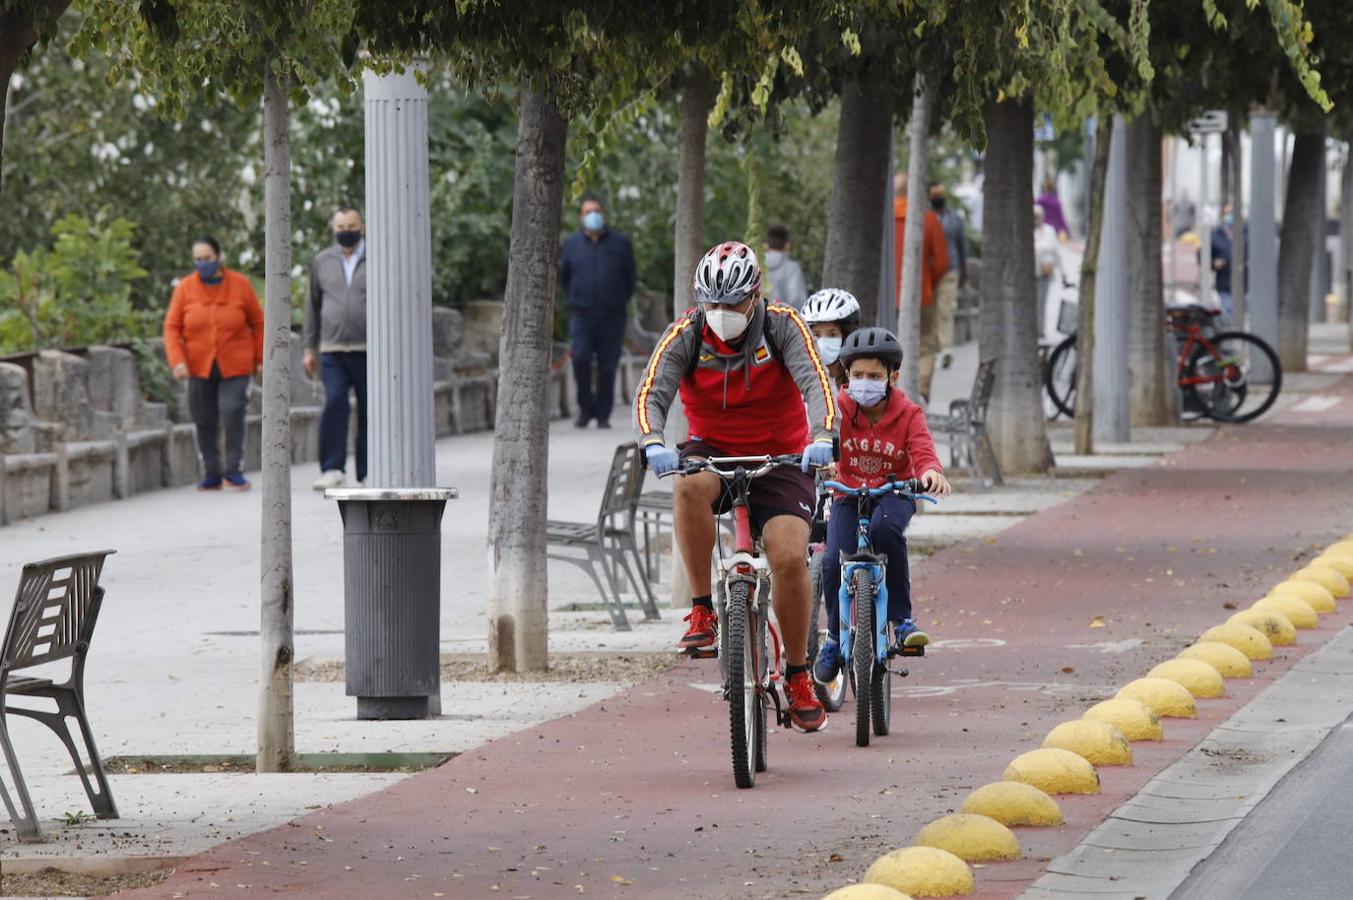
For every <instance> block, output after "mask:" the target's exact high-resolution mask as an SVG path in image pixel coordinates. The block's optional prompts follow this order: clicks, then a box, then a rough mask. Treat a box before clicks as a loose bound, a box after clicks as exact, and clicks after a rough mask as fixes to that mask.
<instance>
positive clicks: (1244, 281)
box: [1227, 124, 1250, 330]
mask: <svg viewBox="0 0 1353 900" xmlns="http://www.w3.org/2000/svg"><path fill="white" fill-rule="evenodd" d="M1227 138H1229V140H1230V143H1231V168H1232V169H1234V170H1235V171H1234V172H1233V173H1232V176H1231V187H1232V189H1233V190H1232V194H1231V215H1232V223H1231V309H1232V310H1233V311H1234V314H1235V322H1234V323H1233V324H1234V326H1235V327H1236V328H1239V329H1242V330H1243V329H1244V328H1245V292H1246V290H1247V289H1248V286H1249V285H1248V282H1249V280H1250V273H1249V266H1248V265H1247V263H1248V261H1249V256H1248V255H1247V254H1246V246H1245V242H1246V239H1247V236H1248V235H1247V232H1248V229H1247V228H1246V227H1245V191H1244V187H1243V185H1244V182H1243V181H1242V175H1243V173H1244V169H1245V157H1244V149H1243V147H1242V145H1241V142H1240V126H1239V125H1238V124H1233V125H1232V126H1231V130H1230V131H1229V132H1228V133H1227Z"/></svg>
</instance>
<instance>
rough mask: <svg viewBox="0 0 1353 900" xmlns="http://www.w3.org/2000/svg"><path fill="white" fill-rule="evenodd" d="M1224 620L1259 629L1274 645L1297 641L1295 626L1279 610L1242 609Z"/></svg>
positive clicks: (1286, 645)
mask: <svg viewBox="0 0 1353 900" xmlns="http://www.w3.org/2000/svg"><path fill="white" fill-rule="evenodd" d="M1226 621H1227V622H1229V623H1230V624H1232V625H1248V626H1250V627H1251V628H1257V629H1259V630H1260V631H1262V632H1263V633H1264V637H1266V638H1268V639H1269V641H1270V642H1272V644H1273V646H1275V647H1289V646H1291V645H1292V644H1295V643H1296V642H1297V629H1296V626H1294V625H1293V624H1292V622H1291V620H1290V619H1288V618H1287V616H1285V615H1283V614H1282V613H1280V612H1273V611H1272V610H1259V609H1242V610H1241V611H1240V612H1238V613H1236V614H1234V615H1233V616H1231V618H1229V619H1227V620H1226Z"/></svg>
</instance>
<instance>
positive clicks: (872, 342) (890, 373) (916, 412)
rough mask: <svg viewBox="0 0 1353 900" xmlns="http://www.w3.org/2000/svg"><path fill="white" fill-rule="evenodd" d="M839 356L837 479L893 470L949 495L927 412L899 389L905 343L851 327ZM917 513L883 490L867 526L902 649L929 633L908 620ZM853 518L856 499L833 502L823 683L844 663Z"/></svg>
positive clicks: (817, 666)
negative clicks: (845, 558)
mask: <svg viewBox="0 0 1353 900" xmlns="http://www.w3.org/2000/svg"><path fill="white" fill-rule="evenodd" d="M840 361H841V364H842V365H843V366H844V367H845V369H846V373H847V375H848V376H849V379H850V381H849V383H848V384H847V385H846V387H845V388H844V389H843V390H842V391H841V392H840V394H839V395H838V396H837V405H838V407H839V408H840V410H841V460H840V462H839V463H838V464H837V471H836V480H837V481H840V482H841V483H842V484H846V485H849V486H851V487H878V486H879V485H882V484H884V483H886V482H887V481H888V479H889V477H890V476H893V477H896V478H897V479H898V480H905V479H910V478H917V479H919V480H920V482H921V485H922V486H923V487H924V488H925V490H926V491H927V492H929V493H931V494H935V495H936V496H940V497H943V496H946V495H948V493H949V491H950V490H951V489H950V486H949V481H948V480H947V479H946V478H945V477H944V471H943V469H942V468H941V466H940V459H939V455H938V454H936V452H935V442H934V440H933V439H932V438H931V436H930V429H929V428H928V427H926V420H925V411H924V410H923V409H922V408H921V407H920V406H918V405H917V404H915V403H913V402H912V401H911V400H909V399H908V398H907V396H906V394H904V393H903V392H902V391H900V390H898V389H897V375H898V370H899V369H900V368H901V366H902V344H901V343H900V342H899V341H898V340H897V337H896V336H895V335H894V334H893V333H892V332H890V331H888V330H887V329H885V328H863V329H860V330H859V331H855V332H853V333H852V334H851V335H850V336H849V337H848V338H846V339H845V342H844V343H843V344H842V346H841V357H840ZM915 512H916V502H915V501H914V500H912V499H910V498H908V497H901V496H898V495H897V494H885V495H884V496H882V497H880V498H879V499H878V501H877V503H876V505H875V507H874V518H873V525H872V529H871V532H870V535H871V538H872V540H873V543H874V552H876V553H878V554H879V555H881V556H884V557H886V558H887V560H888V566H887V586H888V620H889V621H890V622H892V623H893V627H894V639H895V641H896V644H897V645H898V646H903V647H924V646H925V645H926V644H928V643H930V637H929V636H928V635H927V634H926V633H925V632H924V631H922V630H921V629H920V628H918V627H917V625H916V622H915V621H914V620H913V619H912V610H911V580H910V576H909V573H908V569H907V539H906V536H905V532H906V529H907V523H908V522H910V521H911V517H912V515H913V514H914V513H915ZM858 521H859V518H858V515H857V513H856V505H855V499H854V498H852V497H838V498H837V499H836V500H835V501H834V502H833V503H832V509H831V516H830V518H829V522H828V526H829V527H828V530H827V553H826V557H825V559H824V564H823V566H822V583H823V593H824V595H825V596H824V600H825V604H824V605H825V606H826V608H827V624H828V637H827V640H825V641H824V642H823V643H822V647H821V648H820V649H819V650H818V654H817V660H816V661H815V663H814V666H813V676H814V677H815V678H816V679H817V680H818V682H820V683H822V684H830V683H831V682H832V681H833V680H834V679H835V678H836V675H837V672H839V671H840V668H841V662H842V658H841V647H840V645H839V644H838V643H837V636H838V635H839V634H840V621H839V620H840V604H839V603H838V601H837V597H838V596H839V591H840V588H841V565H840V559H841V552H842V551H843V550H844V551H845V552H846V553H847V554H850V553H853V552H854V550H855V530H856V527H857V523H858Z"/></svg>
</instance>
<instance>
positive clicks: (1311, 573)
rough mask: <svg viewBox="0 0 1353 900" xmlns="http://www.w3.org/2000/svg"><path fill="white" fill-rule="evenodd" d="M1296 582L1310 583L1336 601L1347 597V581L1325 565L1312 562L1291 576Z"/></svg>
mask: <svg viewBox="0 0 1353 900" xmlns="http://www.w3.org/2000/svg"><path fill="white" fill-rule="evenodd" d="M1292 577H1293V578H1295V579H1296V580H1298V581H1311V582H1314V583H1315V584H1318V585H1320V586H1321V587H1322V588H1324V589H1325V590H1327V591H1329V592H1330V593H1331V594H1333V595H1334V598H1335V599H1336V600H1337V599H1339V598H1340V597H1347V596H1348V579H1347V578H1345V577H1344V576H1342V575H1340V574H1339V570H1338V569H1336V568H1334V567H1333V566H1330V565H1328V564H1326V563H1320V562H1313V563H1310V564H1309V565H1307V566H1306V567H1305V568H1303V569H1298V570H1297V571H1296V572H1295V573H1293V575H1292Z"/></svg>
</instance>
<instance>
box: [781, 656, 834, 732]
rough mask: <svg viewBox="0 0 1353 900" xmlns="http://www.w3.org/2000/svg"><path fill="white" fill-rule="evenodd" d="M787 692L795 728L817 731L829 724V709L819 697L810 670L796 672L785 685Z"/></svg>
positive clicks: (791, 720)
mask: <svg viewBox="0 0 1353 900" xmlns="http://www.w3.org/2000/svg"><path fill="white" fill-rule="evenodd" d="M785 693H786V694H788V695H789V721H790V722H792V723H793V724H794V727H795V728H798V729H801V730H803V731H817V730H818V729H820V728H821V727H822V726H823V725H826V724H827V711H826V710H825V709H823V708H822V702H821V701H819V700H818V699H817V692H816V691H814V690H813V676H812V675H810V674H809V673H808V672H806V671H805V672H795V673H794V674H793V675H792V676H791V677H790V679H789V683H788V684H787V685H785Z"/></svg>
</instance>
